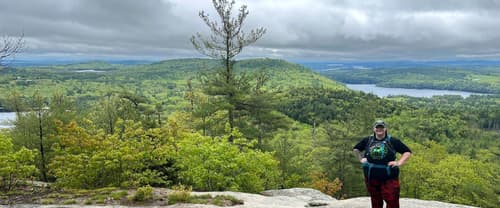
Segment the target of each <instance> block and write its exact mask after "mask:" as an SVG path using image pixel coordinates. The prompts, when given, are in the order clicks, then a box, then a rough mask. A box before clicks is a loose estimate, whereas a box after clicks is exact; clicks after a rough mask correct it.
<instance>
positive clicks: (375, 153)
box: [354, 136, 411, 180]
mask: <svg viewBox="0 0 500 208" xmlns="http://www.w3.org/2000/svg"><path fill="white" fill-rule="evenodd" d="M370 140H371V141H370ZM354 149H358V150H359V151H362V152H364V157H366V159H367V160H368V162H369V163H371V164H376V165H387V163H389V162H390V161H394V160H396V152H398V153H400V154H403V153H405V152H411V150H410V148H408V146H406V145H405V144H404V143H403V142H401V140H399V139H397V138H395V137H392V136H391V138H390V139H389V140H388V138H387V137H386V138H384V139H383V140H378V139H376V138H374V136H369V137H366V138H363V140H361V141H360V142H359V143H357V144H356V145H355V146H354ZM363 167H364V168H363V169H364V172H365V176H367V177H368V173H370V177H369V178H370V179H377V180H387V179H392V178H397V177H398V176H399V168H398V167H394V168H390V174H388V172H387V170H386V168H383V167H378V166H377V167H374V166H372V168H371V169H370V170H369V169H368V168H369V167H368V166H366V165H365V166H363Z"/></svg>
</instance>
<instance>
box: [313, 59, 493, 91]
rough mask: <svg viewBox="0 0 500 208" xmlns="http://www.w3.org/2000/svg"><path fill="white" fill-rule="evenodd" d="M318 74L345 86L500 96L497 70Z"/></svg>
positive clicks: (416, 69) (401, 69)
mask: <svg viewBox="0 0 500 208" xmlns="http://www.w3.org/2000/svg"><path fill="white" fill-rule="evenodd" d="M321 74H323V75H325V76H327V77H330V78H332V79H335V80H338V81H340V82H344V83H352V84H377V85H378V86H382V87H400V88H416V89H442V90H460V91H468V92H479V93H493V94H500V67H494V66H492V67H485V66H483V67H460V66H454V67H450V66H447V67H437V66H435V67H430V66H425V67H394V68H387V67H377V68H362V69H361V68H358V69H351V68H349V69H333V70H325V71H321Z"/></svg>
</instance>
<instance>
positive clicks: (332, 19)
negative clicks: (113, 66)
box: [0, 0, 500, 61]
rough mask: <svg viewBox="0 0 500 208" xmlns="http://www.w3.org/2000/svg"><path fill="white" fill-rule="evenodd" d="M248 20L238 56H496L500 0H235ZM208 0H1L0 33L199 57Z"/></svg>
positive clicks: (75, 52)
mask: <svg viewBox="0 0 500 208" xmlns="http://www.w3.org/2000/svg"><path fill="white" fill-rule="evenodd" d="M242 4H245V5H247V6H248V10H249V11H250V14H249V15H248V18H247V20H246V22H245V26H244V29H245V30H246V31H249V30H250V29H254V28H257V27H264V28H266V29H267V32H266V34H265V35H264V36H263V37H262V38H261V39H260V40H258V41H257V42H256V43H254V44H253V45H251V46H249V47H247V48H245V49H244V50H243V52H242V53H241V54H240V55H239V56H238V58H248V57H269V58H282V59H286V60H311V61H316V60H338V61H349V60H352V61H357V60H455V59H474V60H478V59H489V60H492V59H493V60H499V59H500V0H363V1H361V0H237V2H236V6H235V8H234V13H237V12H238V11H237V8H239V7H240V6H241V5H242ZM201 10H203V11H206V12H207V13H208V14H209V15H210V16H211V18H216V17H217V13H216V12H215V10H214V9H213V6H212V1H211V0H0V35H3V36H5V35H7V36H16V35H19V34H21V33H24V36H25V40H26V48H25V50H24V51H23V52H22V53H21V54H19V55H18V56H17V58H18V59H49V58H59V59H60V58H70V59H147V60H163V59H170V58H189V57H203V56H202V55H200V54H199V53H197V52H196V51H195V50H194V49H193V47H192V45H191V43H190V41H189V39H190V37H191V36H192V35H193V34H195V33H197V32H199V33H201V34H204V35H208V34H209V30H208V27H207V26H206V25H204V23H203V22H202V20H201V19H200V18H199V16H198V12H199V11H201Z"/></svg>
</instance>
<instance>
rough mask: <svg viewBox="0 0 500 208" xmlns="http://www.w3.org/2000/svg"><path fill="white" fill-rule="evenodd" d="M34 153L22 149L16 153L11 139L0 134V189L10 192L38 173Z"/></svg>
mask: <svg viewBox="0 0 500 208" xmlns="http://www.w3.org/2000/svg"><path fill="white" fill-rule="evenodd" d="M34 160H35V154H34V153H33V151H31V150H28V149H26V148H25V147H22V148H21V149H20V150H19V151H17V152H15V151H14V149H13V144H12V142H11V139H10V138H9V137H7V136H6V135H4V134H2V133H0V188H1V189H3V190H5V191H9V190H11V189H12V188H14V187H15V186H16V185H18V183H19V182H20V181H21V180H24V179H27V178H29V177H30V176H33V175H34V174H35V172H36V171H37V169H36V167H35V165H34Z"/></svg>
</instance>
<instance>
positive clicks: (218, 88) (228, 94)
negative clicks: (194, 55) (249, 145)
mask: <svg viewBox="0 0 500 208" xmlns="http://www.w3.org/2000/svg"><path fill="white" fill-rule="evenodd" d="M212 2H213V5H214V7H215V10H216V11H217V14H218V15H219V19H218V20H210V19H209V15H208V14H207V13H205V12H204V11H201V12H200V13H199V16H200V17H201V19H202V20H203V21H204V22H205V24H206V25H207V26H208V27H209V28H210V30H211V31H212V34H211V35H210V37H209V38H205V37H203V36H202V35H201V34H199V33H197V34H196V36H192V38H191V43H192V44H193V46H194V47H195V49H196V50H198V51H199V52H200V53H202V54H204V55H206V56H208V57H211V58H214V59H219V60H221V61H222V65H223V69H221V70H218V71H217V72H216V75H215V76H214V77H211V78H210V80H207V81H208V85H209V87H208V88H207V90H206V91H207V94H209V95H213V96H219V97H222V98H223V100H224V101H225V102H224V105H221V107H222V109H224V110H227V112H228V115H227V116H228V122H229V125H230V128H231V130H232V129H233V128H234V127H235V111H236V110H238V103H241V98H242V97H244V96H243V95H244V94H243V89H248V88H247V87H248V86H249V80H248V79H247V77H245V76H237V75H236V74H235V72H234V63H235V60H234V58H235V56H236V55H238V54H239V53H240V52H241V51H242V49H243V47H245V46H248V45H250V44H252V43H254V42H255V41H257V40H258V39H259V38H261V37H262V35H264V33H265V32H266V30H265V29H264V28H262V27H261V28H257V29H253V30H251V31H250V32H249V33H245V32H244V31H243V30H242V26H243V22H244V21H245V19H246V17H247V15H248V10H247V6H246V5H243V6H241V8H240V9H239V13H238V15H237V17H233V15H232V9H233V6H234V4H235V1H234V0H232V1H229V0H213V1H212ZM229 140H232V137H230V138H229Z"/></svg>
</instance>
